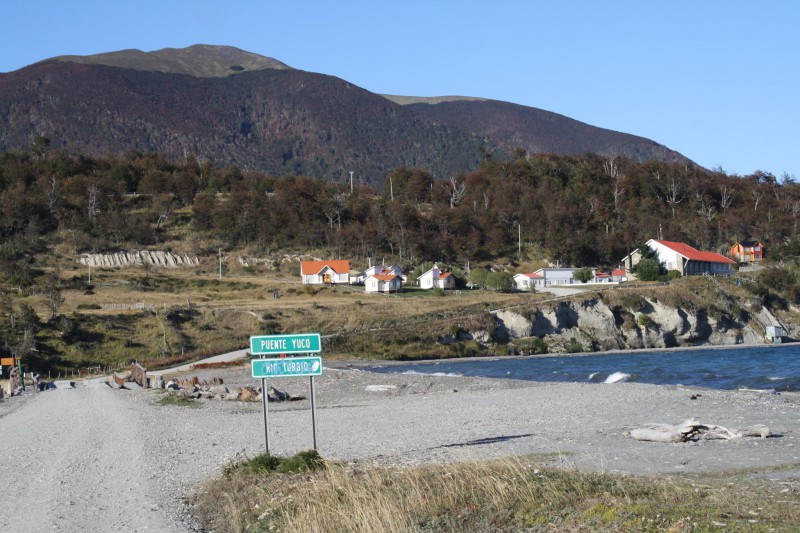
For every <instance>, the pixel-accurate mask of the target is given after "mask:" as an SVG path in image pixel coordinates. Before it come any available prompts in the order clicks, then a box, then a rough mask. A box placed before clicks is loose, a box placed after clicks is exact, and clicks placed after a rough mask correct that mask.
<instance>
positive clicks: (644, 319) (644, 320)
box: [636, 315, 653, 328]
mask: <svg viewBox="0 0 800 533" xmlns="http://www.w3.org/2000/svg"><path fill="white" fill-rule="evenodd" d="M636 322H638V324H639V325H640V326H642V327H643V328H649V327H651V326H652V325H653V319H652V318H650V316H649V315H639V318H638V319H636Z"/></svg>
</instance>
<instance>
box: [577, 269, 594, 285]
mask: <svg viewBox="0 0 800 533" xmlns="http://www.w3.org/2000/svg"><path fill="white" fill-rule="evenodd" d="M572 277H573V278H575V279H577V280H578V281H580V282H581V283H587V282H588V281H589V280H591V279H592V278H593V277H594V274H593V273H592V269H591V268H589V267H583V268H579V269H578V270H576V271H575V272H574V273H573V274H572Z"/></svg>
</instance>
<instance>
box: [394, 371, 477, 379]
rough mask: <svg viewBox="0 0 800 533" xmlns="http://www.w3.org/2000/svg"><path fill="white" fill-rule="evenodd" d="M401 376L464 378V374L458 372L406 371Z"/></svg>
mask: <svg viewBox="0 0 800 533" xmlns="http://www.w3.org/2000/svg"><path fill="white" fill-rule="evenodd" d="M403 374H407V375H416V376H442V377H449V378H460V377H463V376H464V374H459V373H458V372H417V371H416V370H406V371H405V372H403Z"/></svg>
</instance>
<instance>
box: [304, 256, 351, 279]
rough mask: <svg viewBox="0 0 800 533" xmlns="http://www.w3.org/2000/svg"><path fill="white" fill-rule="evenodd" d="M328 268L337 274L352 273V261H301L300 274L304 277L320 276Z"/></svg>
mask: <svg viewBox="0 0 800 533" xmlns="http://www.w3.org/2000/svg"><path fill="white" fill-rule="evenodd" d="M325 267H328V268H330V269H331V270H333V271H334V272H336V273H337V274H349V273H350V261H348V260H347V259H332V260H330V261H301V262H300V272H301V273H302V275H304V276H309V275H312V274H319V273H320V272H321V271H322V269H323V268H325Z"/></svg>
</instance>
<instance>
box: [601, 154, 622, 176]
mask: <svg viewBox="0 0 800 533" xmlns="http://www.w3.org/2000/svg"><path fill="white" fill-rule="evenodd" d="M603 170H604V171H605V173H606V175H607V176H608V177H610V178H616V177H617V176H618V175H619V166H618V165H617V162H616V157H609V158H608V159H604V160H603Z"/></svg>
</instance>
